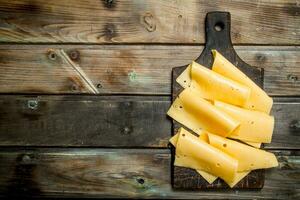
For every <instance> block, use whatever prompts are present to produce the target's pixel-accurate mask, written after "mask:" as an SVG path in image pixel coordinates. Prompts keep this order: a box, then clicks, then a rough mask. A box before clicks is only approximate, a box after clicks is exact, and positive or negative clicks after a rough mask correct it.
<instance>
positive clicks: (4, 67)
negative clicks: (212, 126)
mask: <svg viewBox="0 0 300 200" xmlns="http://www.w3.org/2000/svg"><path fill="white" fill-rule="evenodd" d="M61 50H63V52H65V54H62V53H61ZM202 50H203V47H202V46H172V45H167V46H162V45H154V46H152V45H151V46H142V45H122V46H119V45H117V46H115V45H104V46H96V45H91V46H88V45H50V46H47V47H45V46H43V45H37V46H35V45H24V46H20V45H0V66H1V67H0V92H1V93H55V94H57V93H60V94H61V93H68V94H74V93H75V94H79V93H89V94H94V93H101V94H116V93H117V94H120V93H122V94H163V95H165V94H167V95H170V94H171V70H172V67H176V66H183V65H186V64H188V63H190V62H191V61H192V60H194V59H196V58H197V57H198V56H199V55H200V53H201V52H202ZM236 50H237V53H238V55H239V56H240V57H241V59H243V60H244V61H245V62H247V63H248V64H250V65H252V66H257V67H261V68H264V69H265V77H264V89H265V90H266V91H267V92H268V94H270V95H292V96H294V95H299V94H300V67H299V66H300V48H299V47H280V46H279V47H274V46H273V47H268V46H237V47H236ZM66 54H68V55H69V57H70V58H71V59H69V60H67V59H66V57H65V56H64V55H66ZM67 57H68V56H67ZM69 61H71V62H69ZM74 66H75V67H77V68H79V69H81V71H83V72H84V74H83V75H82V74H80V73H78V72H77V71H76V70H75V68H74ZM85 79H86V80H88V82H87V81H86V80H85ZM89 82H90V83H92V86H93V88H96V89H95V90H96V91H95V90H93V89H91V87H90V86H89Z"/></svg>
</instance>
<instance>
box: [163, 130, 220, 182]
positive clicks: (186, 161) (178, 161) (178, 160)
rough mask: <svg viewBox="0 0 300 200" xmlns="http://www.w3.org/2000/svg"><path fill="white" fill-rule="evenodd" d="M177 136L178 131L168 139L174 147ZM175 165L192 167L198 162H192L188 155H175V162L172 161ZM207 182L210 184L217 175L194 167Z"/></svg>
mask: <svg viewBox="0 0 300 200" xmlns="http://www.w3.org/2000/svg"><path fill="white" fill-rule="evenodd" d="M203 135H205V136H206V134H203ZM178 136H179V133H177V134H176V135H174V136H173V137H172V138H171V139H170V140H169V141H170V143H171V144H172V145H173V146H174V147H176V145H177V141H178ZM174 165H175V166H180V167H188V168H192V167H195V166H197V165H198V164H197V163H195V162H193V159H191V158H190V157H182V156H176V157H175V162H174ZM195 170H196V171H197V172H198V173H199V174H200V175H201V176H202V177H203V178H204V179H205V180H206V181H207V182H208V183H209V184H212V183H213V182H214V181H215V180H216V179H217V178H218V177H217V176H214V175H212V174H210V173H208V172H205V171H203V170H200V169H195Z"/></svg>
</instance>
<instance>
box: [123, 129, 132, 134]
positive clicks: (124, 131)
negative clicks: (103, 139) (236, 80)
mask: <svg viewBox="0 0 300 200" xmlns="http://www.w3.org/2000/svg"><path fill="white" fill-rule="evenodd" d="M130 132H131V130H130V128H129V127H124V129H123V134H124V135H128V134H130Z"/></svg>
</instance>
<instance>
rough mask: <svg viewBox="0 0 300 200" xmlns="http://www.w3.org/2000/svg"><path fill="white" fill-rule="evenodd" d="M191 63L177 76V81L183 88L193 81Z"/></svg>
mask: <svg viewBox="0 0 300 200" xmlns="http://www.w3.org/2000/svg"><path fill="white" fill-rule="evenodd" d="M191 68H192V66H191V65H188V66H187V68H186V69H185V70H184V71H183V72H182V73H181V74H180V75H179V76H178V77H177V79H176V82H177V83H179V85H181V87H183V88H187V87H190V85H191V82H192V77H191Z"/></svg>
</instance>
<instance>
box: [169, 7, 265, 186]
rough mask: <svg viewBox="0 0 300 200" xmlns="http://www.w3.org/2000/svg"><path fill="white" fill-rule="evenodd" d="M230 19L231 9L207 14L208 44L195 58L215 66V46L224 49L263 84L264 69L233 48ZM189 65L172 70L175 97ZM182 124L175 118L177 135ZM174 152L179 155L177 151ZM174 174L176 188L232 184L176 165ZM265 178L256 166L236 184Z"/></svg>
mask: <svg viewBox="0 0 300 200" xmlns="http://www.w3.org/2000/svg"><path fill="white" fill-rule="evenodd" d="M230 22H231V21H230V13H228V12H210V13H208V14H207V16H206V20H205V34H206V44H205V48H204V50H203V51H202V53H201V55H200V56H199V57H198V58H197V59H196V60H195V62H197V63H199V64H201V65H203V66H205V67H207V68H211V66H212V63H213V56H212V53H211V50H213V49H215V50H217V51H218V52H220V53H221V54H222V55H223V56H224V57H225V58H227V59H228V60H229V61H230V62H231V63H233V64H234V65H235V66H237V67H238V68H239V69H240V70H241V71H242V72H244V73H245V74H246V75H247V76H248V77H249V78H250V79H252V80H253V81H254V82H255V83H256V84H257V85H258V86H260V87H261V88H263V69H259V68H255V67H252V66H250V65H248V64H247V63H245V62H244V61H243V60H241V59H240V58H239V56H238V55H237V54H236V52H235V50H234V49H233V46H232V43H231V37H230V26H231V24H230ZM217 26H218V27H217ZM186 68H187V66H183V67H175V68H173V70H172V100H173V101H175V99H176V98H177V97H178V95H179V94H180V93H181V91H182V90H183V88H182V87H181V86H180V85H179V84H178V83H177V82H176V79H177V78H178V76H179V75H180V74H181V73H182V72H183V71H184V70H185V69H186ZM182 126H183V125H182V124H180V123H178V122H177V121H175V120H173V131H172V133H173V135H175V134H176V133H177V132H178V129H179V128H180V127H182ZM183 127H184V126H183ZM185 128H186V127H185ZM173 156H175V153H174V152H173ZM173 159H174V157H173ZM172 178H173V181H172V184H173V187H174V188H176V189H200V190H205V189H223V188H229V186H228V185H227V184H226V183H225V182H224V181H223V180H221V179H220V178H218V179H217V180H216V181H215V182H213V183H211V184H209V183H208V182H207V181H206V180H205V179H204V178H203V177H202V176H201V175H200V174H199V173H197V171H195V170H194V169H188V168H185V167H178V166H174V169H173V173H172ZM264 178H265V177H264V170H262V169H260V170H253V171H252V172H250V173H249V174H248V175H247V176H246V177H244V178H243V179H242V180H241V181H240V182H239V183H238V184H236V185H235V186H234V188H235V189H261V188H262V187H263V185H264Z"/></svg>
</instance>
